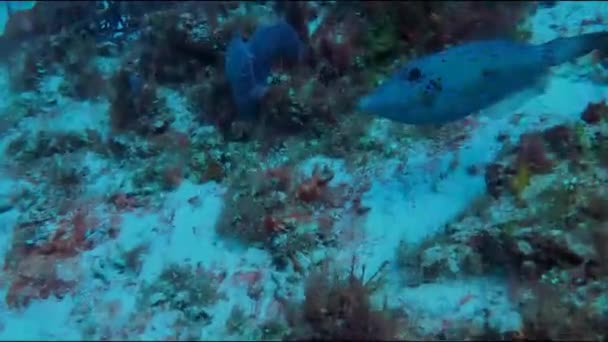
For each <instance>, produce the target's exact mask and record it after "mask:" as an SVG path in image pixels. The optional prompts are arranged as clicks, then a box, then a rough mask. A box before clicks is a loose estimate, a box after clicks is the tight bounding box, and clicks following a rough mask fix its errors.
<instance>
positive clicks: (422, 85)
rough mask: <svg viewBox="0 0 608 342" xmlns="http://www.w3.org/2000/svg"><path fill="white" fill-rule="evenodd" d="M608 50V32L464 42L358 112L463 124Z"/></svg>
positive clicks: (401, 73) (410, 71) (406, 70)
mask: <svg viewBox="0 0 608 342" xmlns="http://www.w3.org/2000/svg"><path fill="white" fill-rule="evenodd" d="M594 49H608V32H598V33H588V34H583V35H579V36H576V37H569V38H557V39H554V40H552V41H549V42H547V43H545V44H540V45H531V44H526V43H522V42H515V41H509V40H488V41H476V42H470V43H465V44H462V45H458V46H454V47H450V48H448V49H446V50H444V51H442V52H438V53H435V54H431V55H427V56H424V57H421V58H419V59H416V60H413V61H411V62H409V63H407V64H406V65H405V66H403V67H401V68H400V69H398V70H397V71H396V72H395V74H394V75H392V76H391V77H390V78H389V79H387V80H386V81H385V82H384V83H382V84H381V85H380V86H378V87H377V88H376V89H375V90H373V91H372V92H371V93H369V94H368V95H366V96H363V97H362V98H361V99H360V101H359V103H358V109H359V110H360V111H362V112H367V113H371V114H375V115H378V116H381V117H385V118H388V119H391V120H394V121H398V122H402V123H406V124H413V125H420V124H443V123H447V122H451V121H456V120H459V119H462V118H464V117H466V116H468V115H469V114H472V113H474V112H477V111H478V110H480V109H483V108H485V107H488V106H490V105H492V104H494V103H496V102H499V101H500V100H502V99H504V98H505V97H507V96H508V95H509V94H513V93H516V92H518V91H520V90H524V89H525V88H527V87H529V86H531V85H534V84H535V83H536V82H537V81H538V80H541V79H542V76H544V75H546V73H547V71H548V70H549V68H550V67H552V66H555V65H559V64H562V63H565V62H568V61H570V60H573V59H575V58H577V57H580V56H583V55H585V54H587V53H589V52H591V51H593V50H594Z"/></svg>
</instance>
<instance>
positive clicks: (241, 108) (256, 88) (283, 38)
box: [224, 21, 302, 120]
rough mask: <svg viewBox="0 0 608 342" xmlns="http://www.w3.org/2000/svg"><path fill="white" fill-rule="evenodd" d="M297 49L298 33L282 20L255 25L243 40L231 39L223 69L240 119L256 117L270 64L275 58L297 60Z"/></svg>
mask: <svg viewBox="0 0 608 342" xmlns="http://www.w3.org/2000/svg"><path fill="white" fill-rule="evenodd" d="M301 52H302V44H301V41H300V39H299V37H298V34H297V33H296V31H295V30H294V29H293V28H292V27H291V26H290V25H289V24H288V23H286V22H284V21H280V22H278V23H276V24H274V25H268V26H261V27H259V28H258V29H256V30H255V32H254V33H253V35H252V36H251V38H250V39H249V40H248V41H247V42H245V41H243V39H242V37H241V36H240V35H239V34H237V35H235V36H234V37H233V38H232V40H231V41H230V43H229V44H228V48H227V50H226V56H225V61H224V72H225V74H226V78H227V80H228V82H229V83H230V87H231V89H232V97H233V99H234V103H235V104H236V107H237V110H238V112H239V117H240V118H241V119H245V120H252V119H255V118H257V115H258V111H259V102H260V98H261V97H262V96H263V95H264V94H265V92H266V90H267V88H268V84H267V78H268V76H269V75H270V70H271V67H272V65H273V64H274V63H276V61H277V60H279V59H285V60H288V61H297V60H298V59H299V58H300V56H301Z"/></svg>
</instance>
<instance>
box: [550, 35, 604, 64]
mask: <svg viewBox="0 0 608 342" xmlns="http://www.w3.org/2000/svg"><path fill="white" fill-rule="evenodd" d="M539 48H540V52H541V56H542V58H543V59H544V60H545V61H546V62H547V63H548V64H549V65H550V66H554V65H558V64H562V63H565V62H568V61H571V60H573V59H575V58H578V57H581V56H583V55H586V54H588V53H590V52H591V51H593V50H601V51H604V52H608V32H595V33H586V34H582V35H579V36H575V37H567V38H557V39H554V40H552V41H549V42H547V43H545V44H542V45H539Z"/></svg>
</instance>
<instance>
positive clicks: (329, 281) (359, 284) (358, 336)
mask: <svg viewBox="0 0 608 342" xmlns="http://www.w3.org/2000/svg"><path fill="white" fill-rule="evenodd" d="M355 264H356V262H355V260H354V258H353V262H352V263H351V267H350V272H349V273H348V276H346V277H341V276H340V275H339V274H337V273H334V274H332V273H331V272H329V271H328V268H327V263H325V264H323V266H322V267H321V269H320V270H319V271H317V272H314V273H312V274H311V275H310V276H309V277H308V280H307V283H306V288H305V299H304V303H303V304H302V306H301V307H300V308H299V309H298V310H291V312H288V316H289V317H288V323H289V324H290V326H291V328H292V331H291V333H290V334H289V336H287V339H290V340H351V341H359V340H394V339H397V338H398V329H397V327H398V318H399V317H398V315H397V314H396V313H394V312H392V311H391V310H388V309H387V305H386V302H385V303H384V307H383V308H381V309H376V308H374V305H373V303H372V299H371V296H372V294H373V293H374V292H376V291H377V290H378V289H379V287H380V285H381V283H382V277H381V274H382V271H383V269H384V268H385V267H386V266H387V265H388V263H384V264H383V265H382V266H381V267H380V268H379V269H378V271H377V272H376V273H374V274H373V275H372V276H371V277H370V278H369V279H367V280H365V267H363V268H362V271H361V274H360V275H357V274H356V272H355Z"/></svg>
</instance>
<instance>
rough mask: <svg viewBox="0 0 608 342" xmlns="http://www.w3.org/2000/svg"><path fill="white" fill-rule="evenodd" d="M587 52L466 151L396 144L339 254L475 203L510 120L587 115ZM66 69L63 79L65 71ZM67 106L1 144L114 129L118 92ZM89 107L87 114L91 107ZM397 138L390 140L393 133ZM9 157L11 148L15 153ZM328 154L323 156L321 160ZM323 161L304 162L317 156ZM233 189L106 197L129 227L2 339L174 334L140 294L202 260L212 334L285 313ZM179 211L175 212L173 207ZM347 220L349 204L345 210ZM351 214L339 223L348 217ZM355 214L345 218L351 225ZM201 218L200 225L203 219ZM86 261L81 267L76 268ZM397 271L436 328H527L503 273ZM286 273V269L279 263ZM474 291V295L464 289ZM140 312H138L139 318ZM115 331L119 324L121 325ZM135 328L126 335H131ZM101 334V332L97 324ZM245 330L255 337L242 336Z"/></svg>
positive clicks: (7, 235)
mask: <svg viewBox="0 0 608 342" xmlns="http://www.w3.org/2000/svg"><path fill="white" fill-rule="evenodd" d="M598 14H599V15H601V16H602V17H604V18H608V3H602V2H581V3H576V2H558V3H557V5H556V6H554V7H552V8H540V9H539V10H538V11H537V12H536V13H535V14H534V16H533V17H531V18H530V19H529V25H530V29H531V32H532V36H531V41H532V42H533V43H541V42H545V41H548V40H550V39H553V38H555V37H558V36H559V35H576V34H578V33H581V32H591V31H600V30H605V29H607V28H606V27H604V26H605V25H599V24H598V25H587V26H581V25H580V24H581V21H582V20H584V19H593V18H595V17H596V16H597V15H598ZM585 63H586V60H585V58H582V59H580V60H579V61H577V64H576V65H575V64H567V65H562V66H559V67H556V68H555V69H554V70H552V72H551V75H550V76H549V78H548V79H547V84H546V87H545V88H544V89H543V90H542V91H540V92H538V93H527V94H526V96H523V100H522V99H521V97H518V99H517V101H515V100H513V101H505V103H501V104H499V105H497V106H494V107H492V108H488V109H485V110H483V111H482V113H481V114H480V117H479V125H477V127H476V128H475V131H474V133H473V134H471V136H470V137H469V138H468V140H467V141H465V142H464V143H463V144H462V145H461V146H460V148H459V149H458V150H456V151H449V152H448V151H445V152H440V153H439V154H436V153H435V154H433V153H430V152H427V151H426V150H425V149H426V147H425V145H423V144H420V145H416V144H413V145H410V146H395V148H400V149H411V150H412V151H413V152H412V153H409V155H410V156H411V157H410V158H409V160H408V161H407V164H406V167H405V168H404V169H400V171H399V172H397V171H395V170H396V169H395V165H398V164H399V163H400V162H401V161H399V160H390V161H386V162H384V163H382V165H378V166H377V169H373V168H370V169H369V170H367V171H366V172H368V173H369V174H373V175H374V177H373V179H372V187H371V189H370V190H369V191H368V192H367V193H366V194H365V196H364V197H363V198H364V204H365V205H366V206H368V207H370V208H371V210H370V212H369V213H368V214H367V215H366V216H365V217H364V218H363V220H364V222H362V223H363V224H359V225H352V226H353V227H354V228H351V229H360V230H361V232H359V234H356V235H357V236H359V238H358V239H355V240H354V241H353V242H352V243H350V244H347V245H346V246H347V247H348V248H343V249H342V250H340V252H339V255H334V256H333V257H334V258H335V259H336V260H345V262H347V261H348V260H350V256H351V255H352V254H353V253H356V254H357V256H358V258H359V262H360V263H362V264H365V265H367V267H368V269H370V270H374V269H376V268H377V267H379V265H380V264H381V263H382V262H384V261H385V260H393V259H394V256H395V248H396V246H397V244H398V243H399V241H401V240H405V241H407V242H414V243H415V242H418V241H421V240H422V239H423V238H424V237H426V236H428V235H429V234H432V233H434V232H437V231H440V230H441V229H442V228H443V227H444V225H445V224H446V223H447V222H448V221H450V220H451V219H452V218H453V217H454V216H455V215H457V214H458V213H459V212H461V211H462V210H463V209H465V208H466V207H467V206H468V205H469V204H470V203H471V201H472V200H473V199H475V198H476V197H477V196H478V195H480V194H481V193H483V192H484V191H485V185H484V180H483V175H478V176H472V175H470V174H469V173H467V172H466V170H465V169H466V166H467V165H471V164H477V165H480V164H481V165H482V164H485V163H487V162H490V161H492V160H493V159H494V158H495V155H496V153H497V152H498V151H499V149H500V148H501V143H499V142H497V140H496V139H495V136H496V135H497V134H498V132H500V131H508V132H509V134H510V136H511V138H512V139H517V138H518V135H519V134H521V133H523V132H526V131H530V130H535V129H538V128H542V127H548V126H552V125H554V124H556V123H562V122H568V121H572V120H577V119H578V118H579V116H580V113H581V111H582V110H583V109H584V108H585V106H586V105H587V104H588V103H589V102H596V101H598V100H600V99H602V98H606V97H608V87H606V86H598V85H597V84H594V83H593V82H592V81H591V80H590V79H589V77H587V76H588V75H587V74H586V73H585V70H586V68H585ZM55 81H56V80H55ZM55 81H54V80H53V79H49V80H47V82H46V88H47V89H46V90H47V91H48V92H49V93H52V92H53V87H54V86H55V84H56V83H57V82H55ZM6 82H7V70H6V69H5V67H4V66H2V67H1V68H0V84H1V85H0V92H1V96H0V101H5V103H0V106H7V103H8V102H9V100H10V99H11V98H13V97H15V96H19V95H18V94H11V93H9V92H8V90H7V85H6ZM170 103H171V105H172V106H173V107H174V110H175V111H180V112H181V114H180V115H181V116H180V120H178V123H179V124H180V125H183V126H184V127H188V125H191V124H193V123H191V120H190V115H191V114H190V113H188V112H187V110H186V109H185V107H184V106H183V99H180V98H178V97H177V96H176V97H175V98H174V99H172V101H170ZM59 106H61V109H62V110H60V111H58V113H60V114H58V115H57V116H54V117H53V118H52V119H49V118H48V117H30V118H27V120H24V121H22V122H20V123H19V124H18V125H17V128H16V129H11V130H9V131H8V132H2V134H0V147H2V148H3V149H4V147H5V146H6V143H7V141H9V140H10V138H11V137H13V136H14V135H15V134H17V133H18V130H30V131H36V130H41V129H45V130H47V129H52V130H65V131H82V130H85V129H95V130H98V131H100V132H102V134H106V133H107V130H108V128H107V127H108V123H107V117H108V116H107V112H106V111H107V109H108V107H107V103H90V102H83V103H77V102H74V101H73V100H69V99H60V101H59ZM85 113H86V115H83V114H85ZM510 113H520V114H522V119H521V120H519V121H518V122H517V123H514V120H513V118H512V117H511V115H512V114H510ZM385 125H386V122H384V121H382V120H378V123H377V125H374V126H373V127H374V128H373V130H374V131H373V132H372V133H371V134H382V132H383V126H385ZM386 143H387V144H390V143H391V142H390V141H387V142H386ZM454 154H458V157H459V158H460V163H459V165H460V166H458V167H457V168H456V169H455V170H451V171H449V172H447V173H446V170H447V168H448V165H449V163H450V161H451V159H452V158H453V157H454ZM2 158H11V156H9V155H4V156H3V157H2ZM323 158H324V157H323V156H319V157H318V158H317V159H318V160H322V159H323ZM84 162H86V163H87V167H88V169H89V172H90V173H89V175H88V177H87V181H88V185H87V191H86V198H88V201H90V202H91V203H95V201H96V200H95V199H96V198H101V197H102V196H103V194H104V193H106V192H108V191H109V190H110V189H118V188H119V187H120V185H121V181H122V180H124V179H126V178H127V176H126V175H125V174H121V172H123V171H121V169H120V168H119V167H118V166H117V165H112V164H111V163H109V162H108V161H106V160H103V159H100V158H99V157H96V156H95V155H93V154H90V155H88V156H87V158H85V159H84ZM313 162H314V161H311V162H309V163H307V164H308V165H303V167H310V165H312V164H313ZM327 162H329V163H331V164H332V165H334V170H335V171H336V172H337V174H336V178H335V179H334V180H333V182H336V181H342V180H346V181H348V180H350V179H353V177H352V175H349V174H346V173H345V172H343V173H340V163H341V161H339V160H328V161H327ZM27 186H28V184H27V183H26V182H24V181H17V180H15V179H14V178H12V177H11V175H8V174H0V196H4V197H5V198H6V197H8V196H10V194H12V193H14V191H16V190H17V189H19V188H20V187H27ZM224 190H225V189H223V188H222V186H220V185H218V184H215V183H207V184H203V185H195V184H192V183H190V182H188V181H184V182H183V183H181V185H180V186H179V188H177V189H175V190H173V191H171V192H169V193H167V194H166V196H165V198H164V204H163V205H162V207H160V208H155V209H154V210H149V209H143V208H142V209H136V210H133V211H129V212H120V213H116V212H114V211H111V210H110V209H109V208H108V206H107V205H106V204H104V203H102V202H101V201H98V202H99V203H98V204H97V205H96V213H97V215H99V217H100V218H101V220H102V221H104V220H110V219H114V220H115V219H116V217H115V215H120V216H121V229H120V230H121V233H120V235H119V237H118V238H117V239H116V240H111V241H107V242H105V243H103V244H101V245H99V246H97V247H96V248H94V249H93V250H90V251H86V252H84V253H83V254H82V255H81V257H80V260H79V261H78V262H79V265H78V267H72V270H71V271H72V272H77V275H75V277H76V278H77V279H78V282H79V286H80V290H79V291H78V294H77V295H67V296H66V297H65V298H63V299H61V300H58V299H54V298H49V299H46V300H34V301H33V302H32V303H31V304H30V305H29V306H28V307H27V308H26V309H24V310H12V309H9V308H7V306H6V304H5V302H4V300H2V301H0V339H3V340H6V339H29V340H32V339H42V340H49V339H50V340H53V339H79V338H81V337H82V331H83V329H84V328H85V327H87V326H90V325H95V326H97V327H98V328H99V331H105V334H106V336H107V335H108V334H109V335H110V336H114V338H116V336H121V335H120V334H118V331H122V332H123V333H124V329H125V327H126V326H127V325H128V324H127V323H128V321H129V320H134V319H142V320H143V321H142V322H141V324H140V326H141V327H144V328H143V329H139V330H138V331H130V332H126V336H127V337H128V338H130V339H164V338H168V337H169V336H173V334H174V332H173V328H172V326H173V323H174V320H175V317H176V314H175V313H174V312H171V311H166V312H163V311H162V310H156V311H155V314H154V315H152V316H149V315H147V316H142V315H139V316H138V315H137V313H136V312H135V310H137V308H136V307H135V298H136V294H137V290H138V287H139V286H140V285H141V284H143V283H146V282H151V281H153V280H154V279H155V277H156V276H157V275H158V274H159V272H160V271H161V270H162V268H163V267H164V266H165V265H167V264H169V263H171V262H179V263H197V262H201V263H202V264H203V265H205V267H207V268H210V269H214V270H222V271H226V272H227V277H226V280H225V281H224V282H223V283H222V285H221V288H220V290H221V291H222V292H224V293H225V296H224V298H223V299H221V300H219V301H218V302H217V303H216V304H214V306H213V307H212V308H209V310H208V311H209V312H210V313H212V316H213V319H212V321H211V323H210V324H209V325H207V326H204V327H201V335H200V337H201V338H202V339H226V338H235V337H239V336H227V335H226V332H225V322H226V319H227V317H228V315H229V313H230V311H231V309H232V308H233V307H234V306H235V305H239V306H241V307H242V308H243V309H244V310H245V312H247V313H252V314H253V315H252V319H253V320H256V321H259V322H262V321H264V320H267V319H272V318H273V315H278V312H277V309H276V303H274V299H273V297H272V294H273V292H274V288H275V286H276V285H275V283H273V282H272V281H270V276H271V273H273V272H275V271H273V268H272V265H271V260H270V257H269V255H268V254H267V253H266V252H265V251H262V250H257V249H254V248H250V249H243V248H236V247H234V246H228V245H226V244H224V243H222V242H221V241H218V239H217V238H216V236H215V232H214V224H215V221H216V218H217V216H218V214H219V211H220V209H221V207H222V193H223V191H224ZM192 196H199V198H201V202H200V203H199V204H198V205H194V206H193V205H189V204H188V203H187V201H188V199H189V198H191V197H192ZM18 215H19V212H17V209H13V210H11V211H8V212H4V213H2V214H0V258H4V254H5V253H6V251H7V249H8V248H9V244H10V241H11V236H12V230H13V227H14V225H15V222H16V219H17V217H18ZM168 218H172V219H168ZM342 219H343V220H344V221H348V220H349V219H351V218H349V217H348V215H345V216H343V218H342ZM339 224H340V223H338V225H339ZM345 226H346V225H345ZM193 227H195V229H193ZM144 241H148V242H150V243H151V245H150V249H149V250H148V252H147V254H146V255H145V258H144V261H143V266H142V271H141V272H140V273H139V274H138V275H137V276H135V275H130V274H119V273H118V272H116V271H115V270H112V269H111V268H110V267H104V263H105V264H107V263H108V262H109V261H110V260H112V259H113V258H116V257H117V253H118V252H119V251H120V250H124V249H128V248H131V247H133V246H136V245H138V244H140V243H142V242H144ZM74 270H77V271H74ZM251 270H260V271H261V272H262V277H263V278H262V281H263V284H264V285H263V287H264V291H263V296H262V298H260V299H259V302H257V303H256V302H254V301H253V300H252V299H250V298H249V297H248V296H247V295H246V287H245V286H244V285H243V284H242V283H241V282H239V281H231V279H232V280H234V279H235V277H234V275H235V274H239V273H242V272H248V271H251ZM389 272H390V273H389V277H388V278H389V282H388V284H387V286H385V287H384V288H383V293H382V294H381V295H386V296H387V298H389V299H390V301H389V304H390V306H392V307H398V306H402V307H404V308H405V309H406V311H407V312H409V313H410V314H411V315H412V316H411V317H415V318H416V320H415V323H414V324H418V325H419V326H420V328H421V329H423V330H424V331H428V332H433V331H439V330H440V329H442V326H443V325H444V324H446V322H448V321H451V320H455V319H458V318H465V319H468V318H470V319H473V320H474V319H476V317H480V316H481V315H480V314H479V313H480V312H482V310H484V309H489V312H490V313H491V316H490V322H491V324H492V325H494V326H495V327H497V328H498V329H500V330H502V331H507V330H517V329H518V326H519V324H520V318H519V315H518V313H517V312H516V311H515V310H514V309H513V307H512V304H511V303H510V302H509V297H508V295H507V284H506V282H505V281H504V280H501V279H490V278H463V279H460V280H450V281H446V282H440V283H429V284H423V285H420V286H417V287H406V286H404V285H403V284H402V282H401V281H400V280H399V279H400V277H399V276H398V275H397V271H396V269H390V270H389ZM276 278H277V279H284V278H285V276H284V275H282V276H281V275H279V276H277V277H276ZM8 285H9V284H8V282H6V281H3V280H2V278H0V298H4V296H5V294H6V291H7V287H8ZM463 298H468V299H470V300H467V301H463ZM131 323H132V322H131ZM113 332H114V333H113ZM122 336H125V335H122ZM98 337H99V336H98ZM240 337H241V338H252V337H247V336H240Z"/></svg>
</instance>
